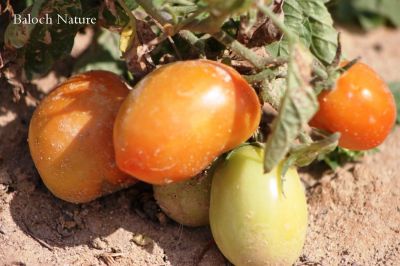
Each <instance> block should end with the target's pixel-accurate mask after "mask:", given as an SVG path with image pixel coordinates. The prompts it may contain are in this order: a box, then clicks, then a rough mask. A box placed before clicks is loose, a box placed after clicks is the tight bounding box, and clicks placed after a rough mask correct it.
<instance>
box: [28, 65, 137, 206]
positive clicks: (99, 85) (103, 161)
mask: <svg viewBox="0 0 400 266" xmlns="http://www.w3.org/2000/svg"><path fill="white" fill-rule="evenodd" d="M128 92H129V91H128V88H127V87H126V86H125V84H124V83H123V82H122V81H121V80H120V78H119V77H118V76H117V75H115V74H113V73H111V72H106V71H92V72H87V73H83V74H80V75H77V76H74V77H72V78H70V79H69V80H67V81H66V82H64V83H63V84H61V85H60V86H59V87H57V88H56V89H55V90H54V91H52V92H51V93H50V94H49V95H48V96H47V97H46V98H45V99H44V100H43V101H42V102H41V103H40V104H39V106H38V107H37V109H36V110H35V112H34V114H33V117H32V120H31V122H30V126H29V148H30V152H31V156H32V159H33V161H34V163H35V165H36V168H37V169H38V171H39V174H40V176H41V178H42V180H43V182H44V183H45V185H46V186H47V187H48V188H49V190H50V191H51V192H52V193H53V194H54V195H56V196H57V197H59V198H61V199H63V200H65V201H69V202H73V203H83V202H88V201H91V200H93V199H95V198H97V197H100V196H102V195H105V194H108V193H111V192H113V191H115V190H118V189H121V188H122V187H125V186H127V185H130V184H133V183H135V182H136V180H135V179H133V178H131V177H129V176H128V175H126V174H125V173H123V172H122V171H120V170H119V169H118V168H117V166H116V163H115V158H114V148H113V144H112V131H113V122H114V120H115V116H116V115H117V112H118V109H119V107H120V105H121V104H122V101H123V99H124V98H125V97H126V95H127V94H128Z"/></svg>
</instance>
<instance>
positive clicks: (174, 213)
mask: <svg viewBox="0 0 400 266" xmlns="http://www.w3.org/2000/svg"><path fill="white" fill-rule="evenodd" d="M153 189H154V198H155V199H156V200H157V203H158V205H159V206H160V208H161V209H162V210H163V211H164V212H165V213H166V214H167V215H168V216H169V217H170V218H171V219H173V220H174V221H176V222H178V223H180V224H183V225H186V226H193V227H195V226H203V225H207V224H208V223H209V222H208V213H209V208H210V191H211V175H210V174H209V173H207V172H204V173H201V174H200V175H198V176H196V177H194V178H191V179H189V180H186V181H182V182H178V183H173V184H168V185H162V186H153Z"/></svg>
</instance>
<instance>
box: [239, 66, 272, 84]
mask: <svg viewBox="0 0 400 266" xmlns="http://www.w3.org/2000/svg"><path fill="white" fill-rule="evenodd" d="M275 75H276V73H275V71H273V70H271V69H269V68H267V69H265V70H263V71H261V72H260V73H257V74H255V75H248V76H246V75H245V76H243V77H244V78H245V79H246V80H247V82H249V83H256V82H260V81H264V80H266V79H271V78H272V77H275Z"/></svg>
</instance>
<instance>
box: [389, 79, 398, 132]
mask: <svg viewBox="0 0 400 266" xmlns="http://www.w3.org/2000/svg"><path fill="white" fill-rule="evenodd" d="M389 88H390V90H391V91H392V93H393V96H394V100H395V102H396V106H397V118H396V124H400V82H393V83H391V84H389Z"/></svg>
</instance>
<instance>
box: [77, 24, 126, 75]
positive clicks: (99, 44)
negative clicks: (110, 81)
mask: <svg viewBox="0 0 400 266" xmlns="http://www.w3.org/2000/svg"><path fill="white" fill-rule="evenodd" d="M94 39H95V40H96V41H95V42H94V43H93V44H92V45H91V46H90V47H89V49H88V50H87V51H86V52H85V53H84V54H83V55H82V56H80V57H79V58H78V60H77V62H76V63H75V65H74V70H73V72H74V73H81V72H84V71H89V70H108V71H111V72H114V73H116V74H118V75H122V74H123V73H125V72H126V64H125V62H124V61H123V60H121V58H120V51H119V48H118V42H119V35H118V34H117V33H113V32H110V31H107V30H100V31H99V33H97V34H96V37H95V38H94Z"/></svg>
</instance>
